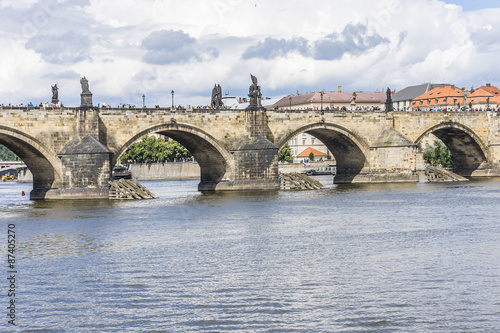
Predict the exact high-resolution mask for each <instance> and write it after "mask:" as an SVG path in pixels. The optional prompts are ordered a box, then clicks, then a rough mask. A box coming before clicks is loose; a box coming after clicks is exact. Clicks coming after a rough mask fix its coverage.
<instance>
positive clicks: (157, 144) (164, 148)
mask: <svg viewBox="0 0 500 333" xmlns="http://www.w3.org/2000/svg"><path fill="white" fill-rule="evenodd" d="M191 156H192V155H191V153H190V152H189V151H188V150H187V149H186V148H185V147H184V146H183V145H181V144H180V143H179V142H177V141H174V140H170V141H165V140H163V139H161V138H154V137H144V138H142V139H141V141H139V142H136V143H134V144H133V145H132V146H130V147H129V148H128V149H127V150H126V151H125V153H123V155H122V156H121V157H120V160H121V161H122V162H136V163H155V162H165V161H173V160H174V159H187V158H190V157H191Z"/></svg>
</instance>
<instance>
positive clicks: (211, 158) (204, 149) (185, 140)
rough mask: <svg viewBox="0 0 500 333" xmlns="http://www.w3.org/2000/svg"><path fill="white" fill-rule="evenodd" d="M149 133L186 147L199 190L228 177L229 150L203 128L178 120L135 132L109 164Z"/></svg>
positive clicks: (229, 166) (229, 172) (230, 156)
mask: <svg viewBox="0 0 500 333" xmlns="http://www.w3.org/2000/svg"><path fill="white" fill-rule="evenodd" d="M149 134H161V135H165V136H168V137H169V138H172V139H174V140H175V141H177V142H179V143H180V144H182V145H183V146H184V147H186V149H187V150H189V152H190V153H191V154H192V155H193V156H194V158H195V159H196V161H197V162H198V165H199V166H200V169H201V174H200V178H201V182H200V185H199V186H198V187H199V189H201V190H214V189H215V188H216V186H217V184H219V182H221V181H225V180H228V179H229V178H230V176H231V174H232V155H231V154H230V153H229V151H228V150H227V149H226V148H224V147H223V146H222V145H221V144H220V143H219V142H218V141H217V140H216V139H215V138H214V137H212V136H211V135H210V134H208V133H206V132H205V131H203V130H201V129H199V128H196V127H194V126H190V125H185V124H179V123H172V124H162V125H156V126H152V127H149V128H147V129H145V130H143V131H141V132H139V133H137V134H136V135H134V136H133V137H132V138H130V139H129V140H128V141H127V142H126V143H125V144H124V145H123V146H122V147H121V148H120V149H119V150H118V151H117V152H116V154H115V155H114V156H113V163H112V165H115V164H116V163H117V162H118V160H119V158H120V156H121V155H123V153H125V151H126V150H127V149H128V148H129V147H130V146H131V145H133V144H134V143H135V142H137V141H138V140H139V139H140V138H142V137H144V136H147V135H149Z"/></svg>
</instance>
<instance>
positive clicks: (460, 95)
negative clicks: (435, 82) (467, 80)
mask: <svg viewBox="0 0 500 333" xmlns="http://www.w3.org/2000/svg"><path fill="white" fill-rule="evenodd" d="M464 99H465V97H464V92H463V90H461V89H458V88H457V87H455V86H445V85H443V86H439V87H437V88H434V89H432V90H430V91H428V92H426V93H425V94H423V95H421V96H418V97H416V98H414V99H413V101H412V102H411V107H412V108H413V109H414V110H415V109H420V110H427V109H451V108H458V107H461V106H463V105H464Z"/></svg>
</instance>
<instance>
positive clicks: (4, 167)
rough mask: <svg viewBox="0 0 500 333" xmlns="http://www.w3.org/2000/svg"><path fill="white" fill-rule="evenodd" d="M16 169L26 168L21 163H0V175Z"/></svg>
mask: <svg viewBox="0 0 500 333" xmlns="http://www.w3.org/2000/svg"><path fill="white" fill-rule="evenodd" d="M18 168H27V166H26V164H24V162H23V161H0V175H3V174H5V173H6V172H7V171H12V170H16V169H18Z"/></svg>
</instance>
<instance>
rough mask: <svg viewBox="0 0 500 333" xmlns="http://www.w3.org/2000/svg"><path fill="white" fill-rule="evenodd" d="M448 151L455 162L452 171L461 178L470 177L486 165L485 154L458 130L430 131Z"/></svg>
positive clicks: (474, 142) (472, 140) (467, 136)
mask: <svg viewBox="0 0 500 333" xmlns="http://www.w3.org/2000/svg"><path fill="white" fill-rule="evenodd" d="M432 134H434V135H435V136H436V137H437V138H438V139H439V140H441V141H443V143H444V144H445V145H446V147H448V149H449V150H450V152H451V154H452V156H453V160H454V162H455V167H454V171H455V172H456V173H458V174H460V175H462V176H471V175H472V174H473V173H474V172H475V171H476V170H478V169H480V168H481V167H482V166H484V165H485V164H487V162H488V160H487V158H486V156H485V152H484V151H483V149H482V148H481V146H480V145H479V144H478V142H477V141H476V140H474V138H473V137H472V136H471V135H470V134H468V133H466V132H465V131H463V130H461V129H458V128H453V127H451V128H440V129H437V130H434V131H432Z"/></svg>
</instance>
